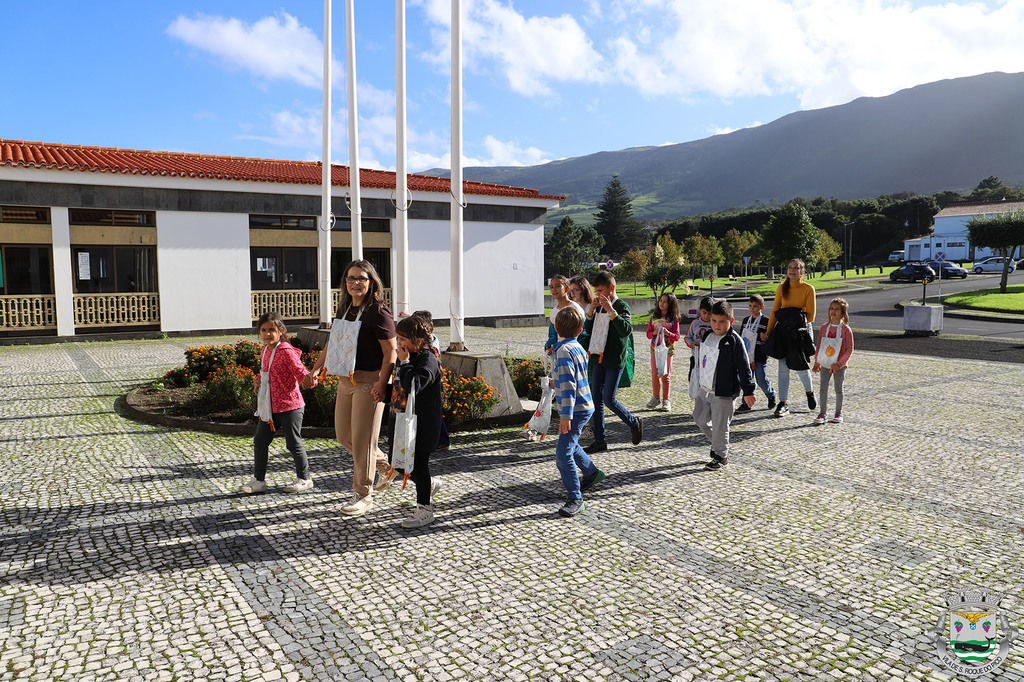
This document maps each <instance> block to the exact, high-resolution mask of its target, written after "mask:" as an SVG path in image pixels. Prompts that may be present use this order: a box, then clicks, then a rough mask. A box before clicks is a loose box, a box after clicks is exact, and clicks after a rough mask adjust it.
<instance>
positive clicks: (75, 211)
mask: <svg viewBox="0 0 1024 682" xmlns="http://www.w3.org/2000/svg"><path fill="white" fill-rule="evenodd" d="M68 222H70V223H71V224H72V225H104V226H118V227H155V226H156V212H155V211H121V210H111V209H105V208H72V209H69V210H68Z"/></svg>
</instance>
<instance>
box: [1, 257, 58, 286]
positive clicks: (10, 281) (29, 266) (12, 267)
mask: <svg viewBox="0 0 1024 682" xmlns="http://www.w3.org/2000/svg"><path fill="white" fill-rule="evenodd" d="M3 256H4V258H3V260H4V262H3V281H2V282H0V290H2V291H3V292H4V293H5V294H52V293H53V278H52V277H51V275H50V247H48V246H8V247H5V248H4V250H3Z"/></svg>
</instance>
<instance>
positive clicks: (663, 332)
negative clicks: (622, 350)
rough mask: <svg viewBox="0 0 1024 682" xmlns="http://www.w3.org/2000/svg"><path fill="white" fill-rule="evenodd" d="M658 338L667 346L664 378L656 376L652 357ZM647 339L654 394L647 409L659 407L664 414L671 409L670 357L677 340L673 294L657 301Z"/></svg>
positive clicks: (676, 309)
mask: <svg viewBox="0 0 1024 682" xmlns="http://www.w3.org/2000/svg"><path fill="white" fill-rule="evenodd" d="M659 336H661V337H663V339H664V341H665V345H666V346H668V363H667V365H666V367H665V376H658V364H657V362H656V360H655V357H654V349H655V347H656V346H657V345H658V337H659ZM647 338H649V339H650V340H651V387H652V389H653V393H654V395H653V396H652V397H651V399H650V400H649V401H647V409H649V410H650V409H655V408H657V407H660V408H661V409H662V410H664V411H665V412H669V411H670V410H671V409H672V401H671V400H670V399H669V396H668V391H669V386H670V383H671V382H670V377H671V375H672V356H673V355H674V354H675V351H676V341H678V340H679V300H678V299H677V298H676V295H675V294H672V293H665V294H662V295H661V298H659V299H658V309H657V310H656V311H655V312H654V314H652V315H651V320H650V322H648V323H647ZM659 389H660V391H659ZM659 394H660V395H659Z"/></svg>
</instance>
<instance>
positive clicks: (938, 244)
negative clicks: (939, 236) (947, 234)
mask: <svg viewBox="0 0 1024 682" xmlns="http://www.w3.org/2000/svg"><path fill="white" fill-rule="evenodd" d="M932 247H933V248H936V249H941V248H942V242H935V243H934V244H932Z"/></svg>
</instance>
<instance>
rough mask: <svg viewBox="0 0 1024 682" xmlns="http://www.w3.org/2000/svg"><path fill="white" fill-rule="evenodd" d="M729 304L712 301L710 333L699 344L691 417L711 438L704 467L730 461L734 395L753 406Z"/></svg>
mask: <svg viewBox="0 0 1024 682" xmlns="http://www.w3.org/2000/svg"><path fill="white" fill-rule="evenodd" d="M732 323H733V316H732V304H731V303H729V302H728V301H725V300H721V301H715V304H714V306H713V307H712V308H711V333H710V334H708V336H707V338H705V339H704V341H702V342H701V344H700V350H699V352H698V355H697V362H698V363H700V374H699V377H700V390H699V391H698V393H697V397H696V398H695V399H694V404H693V419H694V421H696V422H697V427H698V428H699V429H700V430H701V432H702V433H703V434H704V435H705V436H707V437H708V440H710V441H711V461H710V462H708V463H707V464H706V465H705V466H704V468H705V469H708V470H710V471H715V470H717V469H721V468H722V467H724V466H725V465H726V464H728V463H729V423H730V422H731V421H732V415H733V411H732V406H733V401H735V400H736V396H738V395H739V394H740V391H741V390H742V392H743V403H744V404H745V405H746V406H747V407H753V406H754V401H755V400H756V398H755V397H754V377H753V374H751V371H750V361H749V359H748V358H747V351H746V349H745V348H744V346H743V339H741V338H740V336H739V334H737V333H736V332H735V331H734V330H733V328H732Z"/></svg>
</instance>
